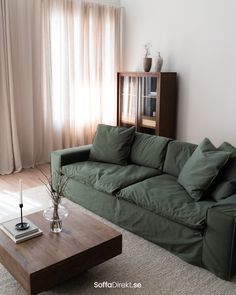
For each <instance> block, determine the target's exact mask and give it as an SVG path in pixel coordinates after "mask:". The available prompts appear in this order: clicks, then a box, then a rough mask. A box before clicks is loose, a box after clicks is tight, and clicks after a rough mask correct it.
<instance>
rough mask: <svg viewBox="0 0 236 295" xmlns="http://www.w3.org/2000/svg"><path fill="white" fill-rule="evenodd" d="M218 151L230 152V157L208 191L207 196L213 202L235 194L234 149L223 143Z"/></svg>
mask: <svg viewBox="0 0 236 295" xmlns="http://www.w3.org/2000/svg"><path fill="white" fill-rule="evenodd" d="M218 150H220V151H225V152H230V153H231V155H230V158H229V161H228V162H227V163H226V165H225V166H224V167H223V168H222V169H221V170H220V172H219V174H218V176H217V177H216V178H215V180H214V182H213V183H212V185H211V187H210V189H209V192H208V195H210V197H211V198H212V199H214V200H215V201H219V200H221V199H225V198H227V197H229V196H230V195H233V194H234V193H235V192H236V148H235V147H234V146H232V145H231V144H229V143H228V142H223V143H222V144H221V145H220V147H219V148H218Z"/></svg>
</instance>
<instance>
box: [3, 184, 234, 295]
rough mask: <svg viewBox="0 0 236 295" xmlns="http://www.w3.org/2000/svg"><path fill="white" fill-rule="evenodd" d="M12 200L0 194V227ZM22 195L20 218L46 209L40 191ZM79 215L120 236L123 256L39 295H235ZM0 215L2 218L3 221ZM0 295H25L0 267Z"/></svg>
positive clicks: (13, 208) (202, 273)
mask: <svg viewBox="0 0 236 295" xmlns="http://www.w3.org/2000/svg"><path fill="white" fill-rule="evenodd" d="M18 195H19V194H18V193H16V194H11V193H9V192H6V191H5V192H1V193H0V199H1V202H0V204H1V205H0V217H1V220H2V221H3V220H4V221H5V220H7V219H10V218H15V217H16V216H17V214H18V206H17V204H18V200H19V196H18ZM23 195H24V201H25V213H26V214H29V213H32V212H36V211H39V210H41V209H43V208H46V207H48V203H49V197H48V195H47V192H46V190H45V187H44V186H40V187H36V188H32V189H28V190H25V191H24V192H23ZM15 202H16V204H15ZM3 204H4V205H3ZM8 208H9V209H8ZM83 210H84V211H85V212H87V213H88V214H89V215H91V216H93V217H94V218H97V219H98V220H100V221H102V222H104V223H105V224H108V225H110V226H111V227H113V228H115V229H116V230H118V231H120V232H122V234H123V253H122V254H121V255H119V256H116V257H114V258H112V259H110V260H108V261H106V262H104V263H102V264H101V265H98V266H96V267H94V268H92V269H90V270H89V271H88V272H86V273H84V274H82V275H80V276H78V278H75V279H73V280H70V281H68V282H67V283H65V284H63V285H61V286H58V287H56V288H54V289H52V290H49V291H46V292H42V293H41V294H43V295H61V294H68V295H77V294H78V295H79V294H81V295H82V294H83V295H93V294H98V295H100V294H101V295H103V294H115V295H116V294H127V295H129V294H145V295H155V294H157V295H234V294H235V295H236V278H234V279H233V280H232V282H227V281H224V280H221V279H220V278H218V277H216V276H215V275H214V274H212V273H210V272H209V271H207V270H205V269H202V268H199V267H196V266H193V265H190V264H188V263H186V262H184V261H183V260H181V259H179V258H178V257H176V256H175V255H173V254H171V253H169V252H168V251H166V250H165V249H162V248H161V247H159V246H157V245H155V244H153V243H151V242H148V241H146V240H144V239H142V238H140V237H138V236H136V235H134V234H132V233H130V232H128V231H126V230H124V229H122V228H120V227H118V226H116V225H114V224H112V223H110V222H109V221H107V220H105V219H103V218H101V217H99V216H97V215H95V214H93V213H92V212H90V211H88V210H85V209H83ZM2 213H4V214H3V216H2ZM68 218H70V217H68ZM2 221H1V222H2ZM49 279H50V278H49ZM126 282H127V284H128V283H131V284H133V283H141V285H142V287H141V288H140V289H139V288H136V289H132V288H122V285H120V287H118V285H119V283H124V284H125V283H126ZM110 284H113V285H115V286H117V288H112V289H111V288H99V287H97V288H95V286H101V285H110ZM123 287H125V286H123ZM0 295H26V292H25V291H24V289H23V288H22V287H21V286H20V285H19V284H18V283H17V281H16V280H15V279H14V278H13V277H12V276H11V275H10V274H9V273H8V271H7V270H6V269H5V268H4V267H3V266H2V265H1V264H0Z"/></svg>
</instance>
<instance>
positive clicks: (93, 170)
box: [62, 161, 161, 194]
mask: <svg viewBox="0 0 236 295" xmlns="http://www.w3.org/2000/svg"><path fill="white" fill-rule="evenodd" d="M62 173H63V174H64V175H67V176H69V177H71V178H72V179H75V180H77V181H79V182H81V183H83V184H87V185H89V186H92V187H93V188H95V189H96V190H99V191H101V192H105V193H108V194H113V193H115V192H116V191H117V190H119V189H121V188H123V187H126V186H128V185H130V184H133V183H136V182H138V181H141V180H144V179H146V178H148V177H152V176H154V175H159V174H160V173H161V172H160V171H159V170H157V169H152V168H147V167H141V166H137V165H127V166H120V165H115V164H110V163H101V162H92V161H84V162H78V163H74V164H70V165H66V166H63V167H62Z"/></svg>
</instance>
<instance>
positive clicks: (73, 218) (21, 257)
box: [0, 200, 122, 294]
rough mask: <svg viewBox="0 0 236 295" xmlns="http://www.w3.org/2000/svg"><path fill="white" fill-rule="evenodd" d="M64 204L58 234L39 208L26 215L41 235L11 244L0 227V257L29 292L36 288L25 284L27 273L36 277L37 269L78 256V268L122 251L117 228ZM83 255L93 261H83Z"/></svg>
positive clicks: (48, 268) (97, 262) (41, 269)
mask: <svg viewBox="0 0 236 295" xmlns="http://www.w3.org/2000/svg"><path fill="white" fill-rule="evenodd" d="M65 204H66V206H67V208H68V211H69V216H68V217H67V218H66V219H65V220H63V224H62V225H63V230H62V232H61V233H59V234H55V233H51V232H50V226H49V221H47V220H45V219H44V217H43V214H42V211H40V212H37V213H33V214H30V215H28V216H27V218H28V219H29V220H31V221H32V222H33V223H35V224H36V225H37V226H38V227H39V228H40V229H41V230H42V231H43V235H42V236H39V237H36V238H33V239H31V240H28V241H25V242H23V243H21V244H15V243H14V242H13V241H12V240H11V239H10V238H9V237H8V236H7V235H6V234H4V233H3V232H2V231H0V261H1V263H2V264H3V265H4V266H5V267H6V268H7V269H8V270H9V272H11V273H12V275H13V276H15V278H16V279H17V280H18V281H19V282H20V283H21V284H22V285H23V287H24V288H25V289H26V290H27V291H28V292H29V293H31V294H36V293H37V292H38V288H36V289H35V290H34V287H32V286H29V285H32V284H33V283H32V281H31V282H30V281H27V280H28V278H27V277H32V278H33V277H37V276H38V277H39V276H40V272H42V273H43V272H44V273H45V271H46V272H47V271H49V270H50V269H51V270H52V271H53V270H55V268H58V269H59V268H60V267H59V266H60V264H65V265H67V267H68V266H69V265H70V261H72V264H73V263H74V262H75V260H76V261H77V262H79V261H80V260H81V259H82V260H83V263H84V264H85V265H84V266H83V267H81V269H77V272H81V271H84V270H86V269H88V268H90V267H92V266H94V265H97V264H99V263H101V262H103V261H105V260H107V259H109V258H111V257H113V256H115V255H118V254H120V253H121V251H122V236H121V234H120V233H119V232H118V231H116V230H114V229H112V228H111V227H109V226H107V225H105V224H104V223H102V222H101V221H98V220H97V219H95V218H93V217H91V216H90V215H88V214H86V213H85V212H83V211H82V210H81V209H80V207H79V206H78V205H76V204H74V203H72V202H70V201H68V200H66V202H65ZM106 252H110V254H109V253H106ZM96 253H97V256H99V257H97V259H96ZM89 255H90V256H89ZM94 255H95V256H94ZM86 257H87V260H89V258H90V257H91V259H93V261H87V260H86V259H85V258H86ZM78 259H79V260H78ZM73 261H74V262H73ZM57 266H58V267H57ZM77 268H78V267H77ZM17 273H19V274H21V275H20V276H19V275H17ZM49 273H50V272H49ZM68 278H69V277H68ZM54 285H55V284H54ZM49 287H51V285H49ZM39 289H40V288H39ZM43 289H47V288H46V287H44V288H43Z"/></svg>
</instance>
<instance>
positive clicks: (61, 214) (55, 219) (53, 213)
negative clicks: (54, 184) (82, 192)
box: [43, 203, 68, 233]
mask: <svg viewBox="0 0 236 295" xmlns="http://www.w3.org/2000/svg"><path fill="white" fill-rule="evenodd" d="M43 216H44V218H45V219H47V220H49V221H50V230H51V232H53V233H60V232H61V231H62V220H63V219H65V218H66V217H67V216H68V210H67V208H66V207H65V206H63V205H61V204H57V203H54V204H53V205H52V206H50V207H49V208H47V209H45V210H44V211H43Z"/></svg>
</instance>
